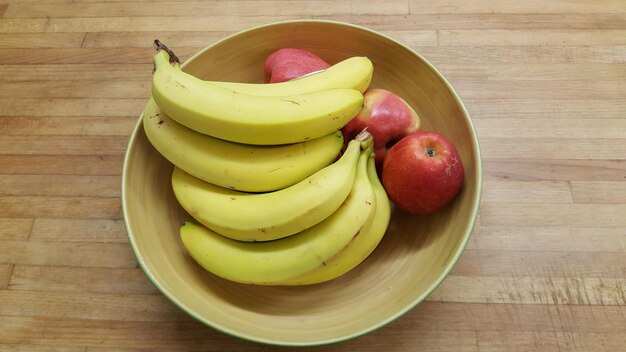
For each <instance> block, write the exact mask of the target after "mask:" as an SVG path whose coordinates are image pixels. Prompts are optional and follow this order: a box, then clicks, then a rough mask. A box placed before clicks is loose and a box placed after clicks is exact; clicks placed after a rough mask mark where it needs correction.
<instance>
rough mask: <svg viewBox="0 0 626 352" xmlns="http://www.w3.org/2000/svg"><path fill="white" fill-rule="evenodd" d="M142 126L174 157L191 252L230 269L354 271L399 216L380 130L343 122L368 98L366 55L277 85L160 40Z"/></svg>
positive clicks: (247, 275) (313, 273) (301, 278)
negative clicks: (205, 74)
mask: <svg viewBox="0 0 626 352" xmlns="http://www.w3.org/2000/svg"><path fill="white" fill-rule="evenodd" d="M155 46H156V48H157V53H156V54H155V56H154V63H155V71H154V74H153V80H152V97H151V99H150V100H149V101H148V103H147V105H146V107H145V108H144V112H143V115H142V117H143V127H144V131H145V133H146V136H147V138H148V140H149V141H150V143H151V144H152V145H153V146H154V147H155V149H156V150H157V151H158V152H159V153H160V154H162V155H163V156H164V157H165V158H166V159H167V160H169V161H170V162H171V163H172V164H174V166H175V167H174V171H173V173H172V179H171V181H172V189H173V191H174V195H175V197H176V199H177V200H178V202H179V203H180V205H181V206H182V207H183V208H184V209H185V210H186V211H187V213H188V214H189V215H190V216H191V217H192V218H193V220H190V221H187V222H186V223H185V224H184V225H183V226H182V227H181V228H180V236H181V239H182V243H183V245H184V247H185V248H186V249H187V251H188V253H189V254H190V255H191V256H192V257H193V258H194V259H195V260H196V262H198V264H200V265H201V266H202V267H204V268H205V269H207V270H208V271H210V272H212V273H214V274H216V275H218V276H220V277H223V278H225V279H228V280H232V281H236V282H241V283H250V284H264V285H304V284H313V283H319V282H324V281H328V280H331V279H333V278H336V277H339V276H341V275H343V274H344V273H346V272H348V271H349V270H351V269H352V268H354V267H355V266H356V265H358V264H359V263H360V262H362V261H363V260H364V259H365V258H366V257H367V256H368V255H369V254H370V253H371V252H372V251H373V250H374V248H376V246H377V245H378V243H379V242H380V240H381V239H382V236H383V235H384V233H385V231H386V229H387V226H388V223H389V218H390V205H389V199H388V198H387V194H386V192H385V190H384V189H383V186H382V184H381V183H380V181H379V180H378V176H377V174H376V170H375V165H374V159H373V154H372V145H373V141H372V137H371V135H370V134H369V133H367V132H365V131H364V132H363V133H361V134H360V135H359V136H357V137H356V138H355V139H353V140H351V141H349V142H348V144H347V147H346V148H345V150H344V151H343V152H342V149H343V146H344V141H343V137H342V134H341V132H340V131H339V130H340V129H341V128H342V127H343V126H344V125H345V124H347V123H348V122H349V121H350V120H351V119H352V118H353V117H354V116H355V115H356V114H357V113H358V112H359V111H360V109H361V108H362V105H363V94H362V93H363V92H364V91H365V90H366V89H367V87H368V86H369V84H370V82H371V79H372V73H373V67H372V63H371V61H370V60H369V59H367V58H365V57H352V58H349V59H346V60H344V61H342V62H339V63H337V64H336V65H334V66H332V67H330V68H328V69H327V70H324V71H321V72H318V73H314V74H311V75H308V76H305V77H302V78H299V79H295V80H292V81H288V82H283V83H274V84H253V83H236V82H218V81H204V80H201V79H199V78H197V77H194V76H192V75H190V74H187V73H185V72H184V71H182V69H181V67H180V64H179V61H178V58H177V57H176V55H175V54H174V53H173V52H172V51H171V50H169V49H168V48H167V47H165V46H164V45H163V44H162V43H160V42H158V41H155Z"/></svg>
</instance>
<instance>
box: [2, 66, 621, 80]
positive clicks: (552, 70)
mask: <svg viewBox="0 0 626 352" xmlns="http://www.w3.org/2000/svg"><path fill="white" fill-rule="evenodd" d="M438 68H439V70H441V72H442V73H443V74H444V75H445V76H446V77H448V78H450V79H453V80H489V81H507V80H526V81H530V80H538V81H544V80H546V81H552V80H554V81H580V80H589V81H603V80H609V81H611V80H625V79H626V65H625V64H623V63H619V64H600V63H596V64H591V63H575V64H549V65H545V64H521V63H518V64H496V65H490V64H485V65H464V64H458V65H452V64H447V65H440V66H439V67H438ZM1 69H2V68H1V67H0V70H1Z"/></svg>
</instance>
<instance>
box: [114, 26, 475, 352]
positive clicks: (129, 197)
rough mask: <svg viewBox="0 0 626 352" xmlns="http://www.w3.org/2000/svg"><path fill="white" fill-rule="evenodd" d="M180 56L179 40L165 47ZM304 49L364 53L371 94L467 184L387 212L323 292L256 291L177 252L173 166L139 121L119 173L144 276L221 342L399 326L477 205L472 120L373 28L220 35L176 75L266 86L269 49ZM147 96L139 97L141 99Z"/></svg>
mask: <svg viewBox="0 0 626 352" xmlns="http://www.w3.org/2000/svg"><path fill="white" fill-rule="evenodd" d="M166 44H169V45H170V48H171V49H173V50H174V51H176V43H166ZM282 47H300V48H305V49H308V50H311V51H312V52H314V53H316V54H318V55H319V56H321V57H322V58H324V59H325V60H326V61H328V62H329V63H331V64H332V63H335V62H338V61H340V60H343V59H345V58H348V57H351V56H367V57H369V58H370V59H371V60H372V62H373V64H374V76H373V80H372V84H371V85H370V87H377V88H385V89H389V90H391V91H393V92H395V93H396V94H398V95H399V96H401V97H403V98H404V99H405V100H406V101H407V102H408V103H409V104H411V106H413V108H414V109H415V110H416V111H417V113H418V114H419V115H420V117H421V119H422V129H423V130H435V131H438V132H439V133H441V134H443V135H444V136H446V137H447V138H448V139H449V140H450V141H452V143H453V144H454V145H455V146H456V147H457V149H458V151H459V153H460V155H461V158H462V161H463V164H464V167H465V183H464V185H463V189H462V190H461V192H460V193H459V195H458V196H457V197H456V198H455V199H454V200H453V201H452V202H451V203H450V204H449V205H447V206H446V207H445V208H443V209H441V210H440V211H438V212H437V213H435V214H433V215H429V216H415V215H409V214H406V213H404V212H402V211H399V210H393V213H392V218H391V223H390V225H389V228H388V231H387V233H386V234H385V237H384V238H383V240H382V242H381V243H380V245H379V246H378V247H377V248H376V250H375V251H374V252H373V253H372V254H371V255H370V256H369V257H368V258H367V259H366V260H365V261H364V262H363V263H361V264H360V265H359V266H358V267H356V268H355V269H353V270H352V271H350V272H349V273H347V274H345V275H344V276H342V277H340V278H338V279H335V280H332V281H329V282H326V283H322V284H316V285H310V286H298V287H284V286H255V285H245V284H238V283H234V282H230V281H227V280H224V279H221V278H219V277H216V276H214V275H212V274H210V273H209V272H207V271H205V270H204V269H202V268H201V267H200V266H199V265H197V264H196V263H195V262H194V261H193V259H192V258H191V257H190V256H189V255H188V254H187V253H186V252H185V249H184V248H183V246H182V243H181V240H180V237H179V234H178V230H179V227H180V226H181V224H182V223H183V221H184V220H186V219H188V218H189V215H188V214H187V213H185V211H184V210H183V209H182V208H181V207H180V206H179V205H178V203H177V201H176V199H175V198H174V195H173V192H172V187H171V184H170V177H171V173H172V170H173V165H172V164H170V163H169V162H168V161H167V160H165V159H164V158H163V157H162V156H161V155H160V154H159V153H158V152H157V151H156V150H155V149H154V148H153V147H152V145H151V144H150V142H149V141H148V139H147V138H146V135H145V133H144V130H143V127H142V124H141V119H140V121H139V122H138V123H137V126H136V127H135V129H134V131H133V133H132V136H131V138H130V144H129V146H128V150H127V153H126V157H125V161H124V168H123V181H122V182H123V185H122V193H123V194H122V198H123V199H122V201H123V212H124V220H125V224H126V228H127V231H128V237H129V240H130V243H131V246H132V248H133V250H134V253H135V255H136V256H137V260H138V261H139V264H140V265H141V268H142V269H143V271H144V272H145V274H146V275H147V276H148V278H149V279H150V280H151V281H152V282H153V283H154V285H155V286H156V287H157V288H158V289H159V290H160V291H161V292H162V293H163V294H164V295H165V296H166V297H168V298H169V299H170V300H171V301H172V302H173V303H174V304H176V305H177V306H178V307H180V308H181V309H182V310H184V311H185V312H187V313H188V314H190V315H191V316H192V317H194V318H196V319H197V320H199V321H201V322H203V323H205V324H206V325H208V326H210V327H213V328H215V329H217V330H219V331H222V332H224V333H228V334H231V335H234V336H237V337H239V338H242V339H246V340H252V341H255V342H259V343H266V344H275V345H290V346H306V345H320V344H328V343H334V342H339V341H342V340H346V339H350V338H354V337H357V336H359V335H362V334H365V333H367V332H370V331H372V330H375V329H377V328H380V327H382V326H384V325H385V324H387V323H389V322H391V321H393V320H394V319H396V318H398V317H400V316H401V315H402V314H404V313H406V312H407V311H409V310H410V309H411V308H413V307H415V306H416V305H417V304H418V303H420V302H422V301H423V300H424V299H425V298H426V297H427V296H428V295H429V294H430V293H431V292H433V290H435V288H437V286H438V285H439V284H440V283H441V282H442V281H443V280H444V278H445V277H446V275H447V274H448V273H449V272H450V270H451V269H452V267H453V266H454V265H455V263H456V262H457V261H458V259H459V257H460V256H461V254H462V252H463V249H464V248H465V246H466V244H467V243H468V241H469V239H470V236H471V233H472V229H473V226H474V223H475V221H476V217H477V214H478V207H479V202H480V194H481V187H482V181H481V180H482V173H481V159H480V153H479V145H478V140H477V136H476V132H475V130H474V127H473V125H472V121H471V119H470V117H469V114H468V113H467V111H466V109H465V108H464V106H463V103H462V102H461V100H460V98H459V97H458V95H457V94H456V93H455V91H454V89H453V88H452V87H451V86H450V84H449V83H448V82H447V81H446V79H445V78H444V77H443V76H442V75H441V74H440V73H439V72H438V71H437V69H435V67H434V66H433V65H431V64H430V63H429V62H428V61H426V60H425V59H424V58H423V57H421V56H420V55H419V54H418V53H416V52H415V51H413V50H412V49H411V48H409V47H407V46H405V45H403V44H401V43H399V42H397V41H395V40H393V39H391V38H389V37H386V36H384V35H381V34H379V33H377V32H375V31H372V30H369V29H366V28H363V27H359V26H355V25H352V24H347V23H339V22H331V21H313V20H311V21H309V20H306V21H286V22H279V23H272V24H268V25H264V26H260V27H255V28H252V29H249V30H245V31H242V32H239V33H237V34H234V35H231V36H228V37H226V38H225V39H223V40H221V41H218V42H216V43H214V44H212V45H210V46H209V47H207V48H205V49H203V50H202V51H200V52H198V53H197V54H195V55H194V56H193V57H191V58H190V59H189V60H187V61H186V62H185V63H184V66H183V68H184V70H185V71H186V72H188V73H191V74H193V75H195V76H197V77H200V78H202V79H206V80H226V81H240V82H262V80H263V62H264V60H265V58H266V57H267V56H268V55H269V54H270V53H271V52H272V51H274V50H276V49H279V48H282ZM147 99H148V97H146V101H147Z"/></svg>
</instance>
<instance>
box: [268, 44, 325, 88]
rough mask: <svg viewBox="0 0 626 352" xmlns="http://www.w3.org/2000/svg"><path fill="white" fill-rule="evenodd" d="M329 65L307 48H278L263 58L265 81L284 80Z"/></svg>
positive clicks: (323, 68)
mask: <svg viewBox="0 0 626 352" xmlns="http://www.w3.org/2000/svg"><path fill="white" fill-rule="evenodd" d="M329 67H330V64H328V63H327V62H326V61H324V60H322V58H320V57H319V56H317V55H315V54H313V53H312V52H310V51H308V50H305V49H298V48H283V49H278V50H276V51H274V52H273V53H272V54H270V56H268V57H267V59H265V66H264V70H265V81H266V82H269V83H278V82H285V81H289V80H292V79H294V78H298V77H302V76H304V75H306V74H308V73H311V72H315V71H320V70H325V69H327V68H329Z"/></svg>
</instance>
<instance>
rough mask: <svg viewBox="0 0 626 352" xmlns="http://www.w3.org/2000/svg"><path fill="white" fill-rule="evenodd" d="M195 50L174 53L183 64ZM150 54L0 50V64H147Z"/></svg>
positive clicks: (145, 51) (108, 50) (100, 50)
mask: <svg viewBox="0 0 626 352" xmlns="http://www.w3.org/2000/svg"><path fill="white" fill-rule="evenodd" d="M196 51H198V49H197V48H195V49H187V48H177V50H176V54H177V55H178V57H179V58H181V60H183V61H184V60H185V59H186V58H188V57H189V56H191V54H192V53H195V52H196ZM153 55H154V49H148V48H70V49H58V48H41V49H0V64H4V65H7V64H11V65H38V64H43V65H50V64H119V63H122V62H123V63H124V64H151V63H152V57H153Z"/></svg>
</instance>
